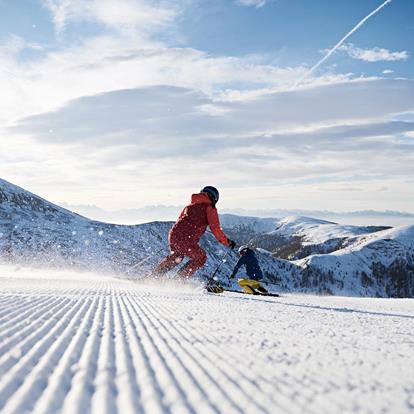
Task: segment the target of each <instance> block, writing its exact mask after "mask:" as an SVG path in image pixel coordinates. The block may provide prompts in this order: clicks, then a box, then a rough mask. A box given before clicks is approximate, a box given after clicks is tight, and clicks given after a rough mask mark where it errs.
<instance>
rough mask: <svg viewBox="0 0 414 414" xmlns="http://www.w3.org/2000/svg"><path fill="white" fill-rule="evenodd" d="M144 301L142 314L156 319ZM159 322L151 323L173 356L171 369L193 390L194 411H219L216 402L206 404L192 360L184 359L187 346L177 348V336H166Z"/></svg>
mask: <svg viewBox="0 0 414 414" xmlns="http://www.w3.org/2000/svg"><path fill="white" fill-rule="evenodd" d="M137 302H138V301H137ZM144 302H146V301H145V299H144V300H140V301H139V305H138V306H139V307H140V310H141V312H142V314H143V315H144V314H145V315H146V321H152V320H154V318H153V317H154V314H153V312H151V311H150V312H147V309H145V307H144V306H145V305H144ZM132 306H133V305H132ZM158 321H159V320H158ZM159 323H160V325H159V326H154V324H153V323H151V324H152V326H153V327H154V328H155V329H158V330H159V333H160V338H161V341H160V347H161V346H162V347H163V348H165V354H166V355H171V358H172V359H173V362H172V363H171V370H173V371H174V372H176V373H177V376H178V377H179V378H180V380H181V381H185V384H183V386H184V389H185V390H187V389H189V388H190V387H191V389H192V390H193V392H192V393H191V396H190V398H189V399H188V403H189V404H190V405H191V409H192V410H194V411H195V410H196V409H198V410H204V409H205V410H210V412H218V409H217V407H216V406H215V405H214V404H209V405H206V404H205V401H206V400H208V398H207V394H206V391H205V390H204V388H203V387H202V386H201V385H200V384H199V382H198V381H197V379H196V377H195V375H194V374H193V373H192V369H191V368H192V366H191V362H192V361H191V360H190V361H188V360H186V361H184V358H183V355H185V353H186V350H185V348H183V347H181V346H180V345H179V346H178V349H177V348H175V347H174V346H173V345H174V344H175V343H176V342H177V338H174V337H171V336H168V335H167V336H165V335H164V329H163V328H164V327H163V324H162V323H161V322H160V321H159ZM188 364H190V366H188Z"/></svg>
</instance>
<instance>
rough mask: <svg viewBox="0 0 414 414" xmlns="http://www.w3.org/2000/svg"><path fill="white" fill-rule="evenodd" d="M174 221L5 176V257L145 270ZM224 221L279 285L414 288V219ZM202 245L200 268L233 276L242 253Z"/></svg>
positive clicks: (0, 253)
mask: <svg viewBox="0 0 414 414" xmlns="http://www.w3.org/2000/svg"><path fill="white" fill-rule="evenodd" d="M171 225H172V223H171V222H152V223H146V224H140V225H135V226H132V225H117V224H110V223H103V222H98V221H94V220H89V219H88V218H86V217H82V216H80V215H78V214H76V213H73V212H71V211H69V210H66V209H64V208H61V207H59V206H57V205H55V204H52V203H50V202H48V201H46V200H44V199H42V198H41V197H38V196H36V195H35V194H32V193H30V192H28V191H26V190H24V189H22V188H20V187H17V186H15V185H13V184H11V183H8V182H6V181H4V180H0V260H1V261H3V262H11V263H23V264H31V265H38V266H53V267H64V268H67V267H71V268H77V269H79V268H80V269H86V270H93V271H99V272H106V273H113V274H114V273H115V274H118V275H125V274H127V275H129V276H131V277H132V276H134V275H142V274H143V273H146V272H147V271H148V270H149V269H150V268H151V267H152V266H154V265H155V264H156V263H157V262H158V261H159V260H161V258H162V257H163V256H165V255H166V254H167V253H168V245H167V234H168V231H169V229H170V227H171ZM222 225H223V228H224V229H225V231H226V232H227V233H228V234H229V236H230V237H231V238H233V239H234V240H236V242H237V243H238V244H242V243H246V242H248V241H250V243H253V244H254V245H255V246H256V247H257V254H258V258H259V260H260V263H261V266H262V268H263V271H264V273H265V276H266V279H267V281H268V282H272V283H274V284H275V289H276V290H282V291H289V290H297V291H303V292H319V293H335V294H347V295H362V296H414V283H413V282H412V278H413V269H414V251H413V239H414V230H413V229H414V226H408V227H404V228H396V229H386V230H381V231H379V230H380V229H379V228H373V227H356V226H340V225H338V224H335V223H331V222H326V221H322V220H316V219H311V218H304V217H288V218H285V219H281V220H278V219H260V218H252V217H241V216H234V215H223V216H222ZM272 243H273V245H272ZM202 245H203V247H204V248H205V249H206V251H207V253H208V261H207V264H206V266H205V268H204V269H203V271H202V272H200V273H201V275H200V276H201V277H202V276H209V275H211V274H212V273H213V271H214V269H215V268H216V267H217V266H218V265H219V264H221V268H220V271H219V272H218V275H219V277H220V280H221V281H222V282H223V283H224V284H226V283H228V284H230V283H231V282H230V281H229V280H228V277H227V276H228V275H229V274H230V273H231V270H232V269H233V266H234V264H235V263H236V261H237V258H238V257H237V254H236V253H235V252H231V251H228V250H227V249H226V248H224V247H223V246H221V245H220V244H219V243H217V242H216V240H215V239H214V237H213V236H212V235H211V234H210V233H207V234H206V235H205V237H203V239H202ZM282 253H283V254H282ZM315 253H318V254H315ZM321 253H323V254H321ZM327 253H330V254H327ZM275 255H279V256H284V257H293V258H301V260H296V261H289V260H284V259H281V258H278V257H275ZM356 258H358V260H357V259H356ZM137 263H139V266H137V267H136V268H134V269H133V270H132V271H130V268H131V267H132V266H134V265H136V264H137ZM362 264H364V266H362ZM269 286H272V285H269Z"/></svg>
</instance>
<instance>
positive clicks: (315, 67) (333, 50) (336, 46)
mask: <svg viewBox="0 0 414 414" xmlns="http://www.w3.org/2000/svg"><path fill="white" fill-rule="evenodd" d="M391 1H392V0H386V1H384V3H382V4H381V5H380V6H378V7H377V8H376V9H375V10H374V11H372V12H371V13H370V14H368V15H367V16H365V17H364V18H363V19H362V20H361V21H360V22H359V23H358V24H357V25H356V26H354V27H353V29H352V30H351V31H350V32H348V33H347V34H346V35H345V36H344V37H343V38H342V39H341V40H340V41H339V42H338V43H337V44H336V45H335V46H334V47H333V48H332V49H331V50H329V51H328V53H327V54H326V55H325V56H324V57H323V58H322V59H321V60H320V61H319V62H318V63H316V64H315V65H314V66H312V67H311V68H310V69H309V70H308V71H307V72H306V73H305V74H304V75H303V76H302V77H301V78H300V79H299V80H298V81H296V83H295V85H294V88H296V87H297V86H298V85H299V84H300V83H301V82H302V81H303V80H305V79H306V78H307V77H308V76H309V75H310V74H311V73H312V72H313V71H314V70H316V69H317V68H318V67H319V66H320V65H322V63H323V62H325V60H326V59H328V58H329V56H331V55H332V53H334V52H335V51H336V49H338V47H340V46H341V45H342V43H344V42H345V40H346V39H348V37H349V36H351V35H352V34H353V33H355V32H356V31H357V30H358V29H359V28H360V27H361V26H362V25H363V24H364V23H365V22H366V21H367V20H368V19H369V18H370V17H372V16H373V15H374V14H377V13H378V12H379V11H380V10H381V9H382V8H383V7H385V6H386V5H387V4H388V3H391Z"/></svg>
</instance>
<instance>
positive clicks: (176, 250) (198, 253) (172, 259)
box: [154, 241, 207, 278]
mask: <svg viewBox="0 0 414 414" xmlns="http://www.w3.org/2000/svg"><path fill="white" fill-rule="evenodd" d="M170 250H171V253H170V254H169V255H168V256H167V257H166V258H165V259H164V260H163V261H162V262H161V263H160V264H159V265H158V266H157V267H156V268H155V269H154V272H156V273H161V274H162V273H166V272H168V271H169V270H171V269H173V268H174V267H175V266H177V265H178V264H179V263H181V262H182V261H183V259H184V257H189V258H190V260H189V261H188V262H187V264H186V265H185V266H183V267H182V268H181V269H180V270H179V271H178V274H179V275H180V276H181V277H185V278H189V277H191V276H192V275H193V274H194V273H195V272H196V271H197V270H198V269H200V267H202V266H204V264H205V262H206V260H207V255H206V252H205V251H204V250H203V249H202V248H201V247H200V246H199V245H198V244H191V245H184V244H182V243H174V242H172V241H170Z"/></svg>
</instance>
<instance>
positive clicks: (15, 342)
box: [0, 298, 71, 389]
mask: <svg viewBox="0 0 414 414" xmlns="http://www.w3.org/2000/svg"><path fill="white" fill-rule="evenodd" d="M70 306H71V303H70V301H69V300H68V299H64V298H60V299H58V300H57V301H56V303H55V304H54V305H53V304H51V305H50V306H49V307H47V309H45V312H44V313H42V316H41V317H39V319H38V320H37V321H34V322H33V323H32V324H31V325H27V326H26V328H23V329H22V330H21V332H20V333H19V332H17V333H16V334H15V335H13V336H11V337H10V339H9V340H8V341H7V342H5V343H4V344H3V345H2V349H1V350H2V356H1V357H0V375H3V374H4V373H5V372H6V371H7V370H8V369H9V368H10V367H11V366H13V365H14V363H15V361H16V360H18V359H20V358H21V357H22V356H23V355H24V356H26V355H25V353H26V352H29V351H30V350H31V349H32V347H33V346H36V345H37V344H38V343H39V342H38V341H40V340H41V339H42V338H43V337H44V336H45V335H46V334H47V332H48V330H49V329H51V328H52V329H53V326H54V322H55V320H56V319H58V318H60V317H63V316H64V315H65V313H66V312H67V311H68V309H70ZM55 310H56V313H54V312H53V311H55ZM48 315H50V318H49V319H47V317H48ZM7 350H11V352H6V351H7ZM2 380H3V377H2V378H1V379H0V389H1V384H2Z"/></svg>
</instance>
